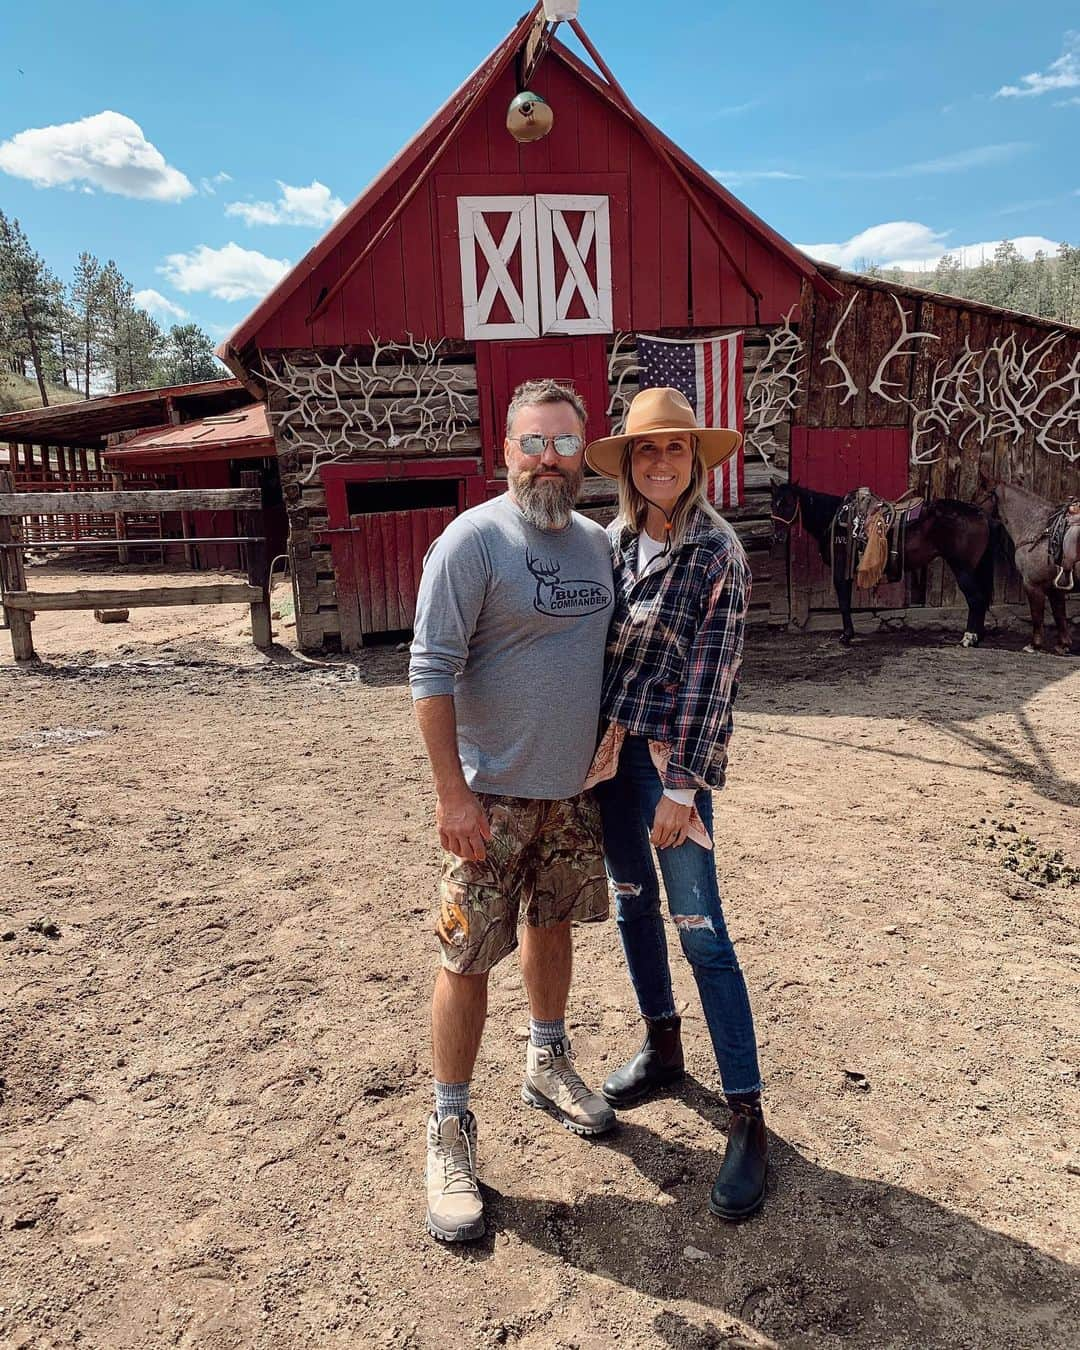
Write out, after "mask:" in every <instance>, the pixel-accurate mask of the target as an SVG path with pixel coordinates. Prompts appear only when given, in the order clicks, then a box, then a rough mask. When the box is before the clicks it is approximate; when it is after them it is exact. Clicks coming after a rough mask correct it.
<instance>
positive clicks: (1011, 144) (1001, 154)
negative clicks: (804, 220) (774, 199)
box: [711, 141, 1031, 187]
mask: <svg viewBox="0 0 1080 1350" xmlns="http://www.w3.org/2000/svg"><path fill="white" fill-rule="evenodd" d="M1030 149H1031V145H1030V143H1029V142H1028V141H1003V142H1001V143H999V144H996V145H976V146H972V147H971V149H969V150H957V151H955V152H954V153H952V154H949V155H939V156H937V157H936V158H935V159H920V160H916V161H915V162H914V163H912V164H899V165H896V166H894V167H892V168H876V169H826V170H823V171H821V172H820V173H815V175H814V177H816V178H822V179H833V178H842V179H851V178H860V179H868V178H869V179H874V178H917V177H919V176H920V175H922V174H937V173H962V172H963V171H964V170H965V169H977V168H981V167H982V166H983V165H986V164H999V163H1001V162H1002V161H1003V160H1007V159H1013V158H1014V157H1015V156H1016V155H1019V154H1022V153H1023V152H1024V151H1026V150H1030ZM711 172H712V176H713V177H714V178H719V180H720V181H721V182H722V183H723V184H724V185H725V186H726V187H738V186H739V185H740V184H741V183H753V182H760V181H762V180H763V179H774V180H782V181H787V182H800V181H802V180H804V179H805V177H806V175H805V174H801V173H789V172H787V171H786V170H784V169H713V170H711Z"/></svg>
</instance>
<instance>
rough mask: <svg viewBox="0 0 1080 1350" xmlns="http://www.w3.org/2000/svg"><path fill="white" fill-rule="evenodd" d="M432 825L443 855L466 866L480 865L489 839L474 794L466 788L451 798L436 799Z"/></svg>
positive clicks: (489, 836) (482, 812) (487, 827)
mask: <svg viewBox="0 0 1080 1350" xmlns="http://www.w3.org/2000/svg"><path fill="white" fill-rule="evenodd" d="M435 824H436V825H437V826H438V827H439V842H440V843H441V844H442V846H443V848H444V849H446V851H447V853H453V854H454V856H455V857H457V858H464V859H465V861H466V862H483V861H484V859H485V858H486V857H487V849H486V848H485V847H484V845H485V843H486V841H487V840H488V839H490V838H491V826H490V825H489V824H488V818H487V815H486V814H485V812H484V808H483V807H482V806H481V805H480V802H479V801H478V800H477V797H476V794H475V793H474V792H470V790H469V789H468V788H467V787H464V786H462V788H461V789H460V790H459V791H456V792H454V793H453V795H452V796H445V797H444V796H438V797H436V803H435Z"/></svg>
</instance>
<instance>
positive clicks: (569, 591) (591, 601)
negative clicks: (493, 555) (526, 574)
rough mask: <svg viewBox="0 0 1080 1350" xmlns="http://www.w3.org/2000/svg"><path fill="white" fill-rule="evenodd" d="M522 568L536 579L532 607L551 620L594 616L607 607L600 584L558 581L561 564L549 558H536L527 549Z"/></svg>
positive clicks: (608, 598)
mask: <svg viewBox="0 0 1080 1350" xmlns="http://www.w3.org/2000/svg"><path fill="white" fill-rule="evenodd" d="M525 565H526V567H528V569H529V571H530V572H531V573H532V575H533V576H534V577H535V578H536V599H535V600H534V601H533V606H534V608H535V609H537V610H538V611H539V612H540V613H541V614H548V615H550V616H551V617H552V618H560V619H577V618H581V617H582V616H584V615H586V614H595V613H597V612H598V611H599V610H602V609H607V607H608V606H609V605H610V604H611V591H610V590H609V589H608V587H607V586H606V585H605V584H604V583H603V582H601V581H577V580H574V581H562V580H561V579H560V572H561V570H562V564H561V563H559V562H557V561H556V560H554V559H551V558H545V559H541V558H537V557H535V556H534V555H533V554H532V553H531V552H530V551H529V550H528V549H526V551H525Z"/></svg>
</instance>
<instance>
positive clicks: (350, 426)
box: [263, 333, 475, 483]
mask: <svg viewBox="0 0 1080 1350" xmlns="http://www.w3.org/2000/svg"><path fill="white" fill-rule="evenodd" d="M369 336H371V341H372V345H373V349H374V350H373V355H372V359H371V364H370V365H361V364H360V362H359V361H358V360H357V359H355V358H350V357H347V356H346V354H345V353H344V352H342V353H341V354H340V355H339V356H338V358H337V360H336V361H334V362H333V363H330V362H327V361H323V360H321V359H319V360H317V361H316V362H315V363H314V364H312V365H306V364H305V365H297V364H295V363H294V362H293V361H290V359H289V358H288V356H286V355H285V354H284V353H281V354H280V355H279V356H278V357H277V363H278V368H275V365H274V364H271V361H270V360H269V359H265V358H264V360H263V375H264V378H265V380H266V383H267V384H268V385H271V386H273V387H274V388H276V389H279V390H281V392H282V393H284V394H285V395H286V398H287V406H286V407H285V408H284V409H281V410H274V412H273V417H274V420H275V422H276V425H277V429H278V430H279V431H280V432H282V433H283V435H284V436H285V437H286V438H287V439H288V440H289V441H290V442H291V443H292V445H293V446H294V448H295V449H297V450H299V451H301V452H306V454H307V455H309V456H310V462H309V463H308V464H307V466H306V468H305V471H304V472H303V473H302V475H301V478H300V481H301V482H303V483H309V482H311V480H312V479H313V478H314V477H315V475H316V473H318V471H319V469H320V468H321V466H322V465H323V464H331V463H334V462H337V461H340V460H343V459H351V458H353V457H354V456H355V455H357V454H363V453H365V452H378V451H382V452H384V453H385V452H386V451H387V450H397V449H401V448H402V447H406V446H407V447H409V448H413V449H419V450H421V451H423V452H427V453H429V454H437V453H440V452H441V453H446V452H447V451H449V450H452V449H453V447H454V442H455V440H457V439H458V438H460V437H461V436H463V435H465V433H467V432H468V431H470V430H471V429H472V428H473V426H474V422H475V418H474V417H472V416H470V409H469V400H468V398H467V397H466V396H465V395H464V394H463V393H462V392H461V389H462V386H463V385H464V384H465V383H466V377H465V376H463V374H462V372H461V369H460V367H458V366H453V365H449V364H448V363H446V362H444V361H443V359H442V358H441V357H440V355H439V350H440V348H441V347H442V345H443V341H442V340H441V339H440V340H439V341H438V342H433V341H430V340H428V339H422V340H416V339H414V338H413V336H412V334H411V333H410V334H409V335H408V341H407V342H403V343H400V342H380V341H379V339H378V338H377V337H375V336H374V335H373V334H371V335H369Z"/></svg>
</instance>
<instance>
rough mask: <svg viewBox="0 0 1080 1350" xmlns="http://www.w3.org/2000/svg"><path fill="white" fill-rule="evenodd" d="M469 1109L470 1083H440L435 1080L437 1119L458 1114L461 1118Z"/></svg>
mask: <svg viewBox="0 0 1080 1350" xmlns="http://www.w3.org/2000/svg"><path fill="white" fill-rule="evenodd" d="M468 1109H469V1085H468V1083H440V1082H439V1080H438V1079H436V1080H435V1119H436V1120H445V1119H446V1117H447V1116H457V1117H458V1119H459V1120H460V1119H461V1118H462V1117H463V1116H464V1115H465V1112H466V1111H468Z"/></svg>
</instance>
